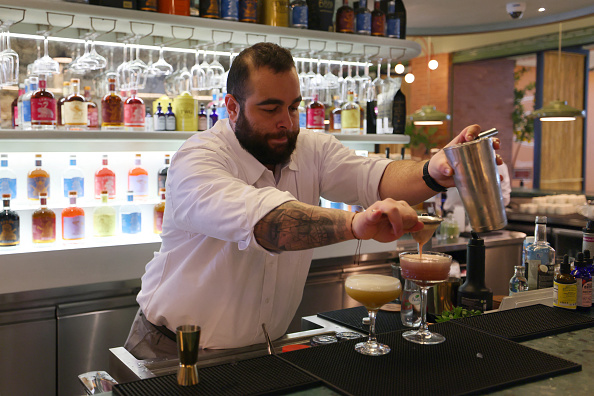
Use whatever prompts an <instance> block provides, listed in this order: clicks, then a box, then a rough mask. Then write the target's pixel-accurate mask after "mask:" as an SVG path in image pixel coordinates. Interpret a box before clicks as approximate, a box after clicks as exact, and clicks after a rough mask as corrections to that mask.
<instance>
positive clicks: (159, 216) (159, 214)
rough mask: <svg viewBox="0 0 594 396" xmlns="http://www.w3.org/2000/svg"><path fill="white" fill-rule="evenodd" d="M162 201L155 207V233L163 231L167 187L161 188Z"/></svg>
mask: <svg viewBox="0 0 594 396" xmlns="http://www.w3.org/2000/svg"><path fill="white" fill-rule="evenodd" d="M159 195H160V196H161V202H159V203H158V204H156V205H155V208H154V209H153V231H154V233H155V234H160V233H162V232H163V214H164V213H165V189H164V188H161V189H159Z"/></svg>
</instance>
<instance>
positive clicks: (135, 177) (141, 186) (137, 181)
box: [128, 154, 149, 198]
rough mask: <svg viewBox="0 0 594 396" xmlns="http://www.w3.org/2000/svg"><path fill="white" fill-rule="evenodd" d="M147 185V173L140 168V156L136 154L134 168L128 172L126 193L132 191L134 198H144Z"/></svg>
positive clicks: (146, 192) (146, 193)
mask: <svg viewBox="0 0 594 396" xmlns="http://www.w3.org/2000/svg"><path fill="white" fill-rule="evenodd" d="M148 184H149V183H148V172H147V171H146V169H145V168H143V167H142V156H141V155H140V154H136V157H135V159H134V167H133V168H132V169H130V170H129V171H128V191H134V198H145V197H146V196H147V195H148Z"/></svg>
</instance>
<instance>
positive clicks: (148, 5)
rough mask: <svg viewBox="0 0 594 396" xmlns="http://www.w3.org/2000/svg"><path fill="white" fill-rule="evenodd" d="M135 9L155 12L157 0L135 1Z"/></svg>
mask: <svg viewBox="0 0 594 396" xmlns="http://www.w3.org/2000/svg"><path fill="white" fill-rule="evenodd" d="M136 9H138V10H141V11H150V12H157V11H158V7H157V0H138V3H136Z"/></svg>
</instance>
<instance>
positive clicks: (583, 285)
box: [576, 278, 592, 308]
mask: <svg viewBox="0 0 594 396" xmlns="http://www.w3.org/2000/svg"><path fill="white" fill-rule="evenodd" d="M576 281H577V306H578V307H584V308H588V307H591V306H592V279H583V278H576Z"/></svg>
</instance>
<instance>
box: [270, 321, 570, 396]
mask: <svg viewBox="0 0 594 396" xmlns="http://www.w3.org/2000/svg"><path fill="white" fill-rule="evenodd" d="M430 329H431V330H432V331H435V332H438V333H440V334H442V335H444V336H445V337H446V340H445V342H443V343H442V344H438V345H418V344H415V343H412V342H409V341H406V340H405V339H404V338H402V333H403V332H402V331H397V332H390V333H384V334H380V335H378V337H377V338H378V341H380V342H382V343H385V344H388V345H389V346H390V347H391V348H392V351H391V352H390V353H388V354H387V355H384V356H377V357H372V356H364V355H361V354H359V353H358V352H356V351H355V349H354V347H355V344H356V343H357V342H360V340H349V341H343V342H339V343H335V344H330V345H326V346H320V347H314V348H309V349H303V350H298V351H294V352H291V353H286V354H283V355H281V358H283V359H287V360H288V361H290V362H292V363H295V364H296V365H297V366H299V367H302V368H303V369H305V370H307V371H308V372H310V373H312V374H313V375H315V376H318V377H320V378H322V379H323V380H325V381H327V382H329V383H331V384H333V385H334V386H336V387H338V388H340V389H342V390H344V391H346V392H348V393H351V394H353V395H465V394H476V393H485V392H491V391H494V390H496V389H502V388H506V387H510V386H514V385H519V384H522V383H526V382H532V381H536V380H539V379H544V378H548V377H551V376H554V375H560V374H564V373H570V372H575V371H580V370H581V365H579V364H576V363H573V362H570V361H568V360H565V359H561V358H558V357H555V356H552V355H549V354H547V353H544V352H540V351H537V350H535V349H532V348H529V347H526V346H523V345H521V344H517V343H515V342H513V341H509V340H506V339H504V338H501V337H497V336H493V335H489V334H487V333H483V332H481V331H477V330H473V329H471V328H468V327H464V326H457V325H455V324H453V323H440V324H436V325H432V326H431V327H430Z"/></svg>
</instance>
